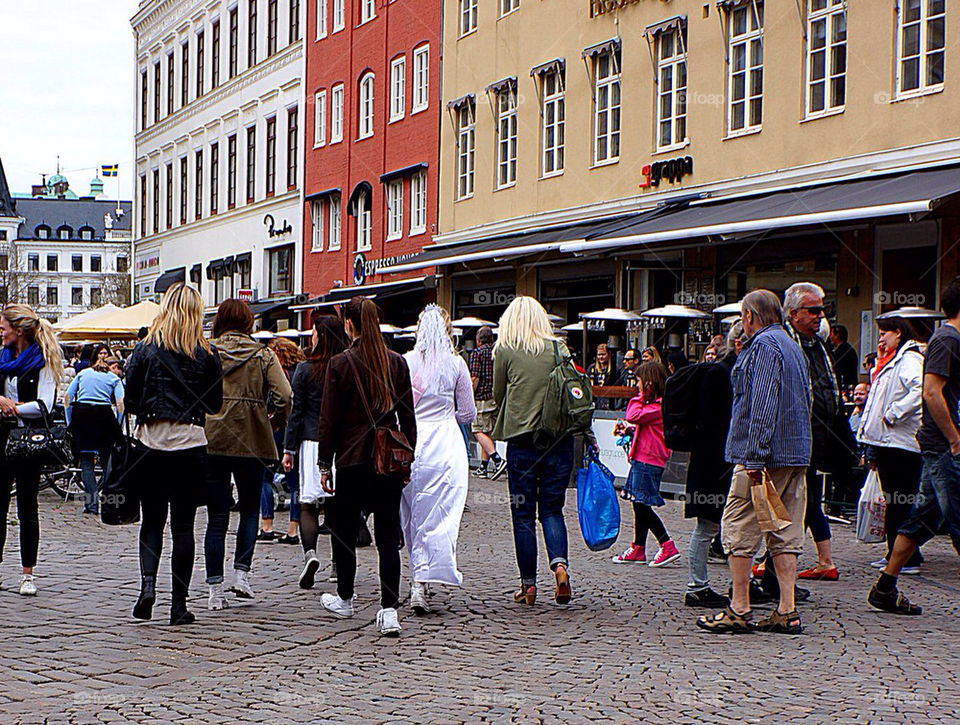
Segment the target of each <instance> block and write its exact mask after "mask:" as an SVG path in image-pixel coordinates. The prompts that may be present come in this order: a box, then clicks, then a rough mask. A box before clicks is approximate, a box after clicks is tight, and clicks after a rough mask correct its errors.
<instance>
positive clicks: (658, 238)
mask: <svg viewBox="0 0 960 725" xmlns="http://www.w3.org/2000/svg"><path fill="white" fill-rule="evenodd" d="M958 194H960V168H957V167H950V168H943V169H934V170H931V171H913V172H909V173H903V174H898V175H884V176H876V177H871V178H866V179H859V180H855V181H847V182H840V183H833V184H822V185H819V186H812V187H805V188H799V189H790V190H786V191H778V192H775V193H768V194H757V195H751V196H749V197H740V198H737V199H731V200H729V201H710V200H703V201H699V200H698V201H693V202H691V203H690V204H689V206H684V207H680V208H678V209H676V210H675V211H672V212H669V213H666V214H662V215H659V216H656V217H653V218H650V217H647V218H643V217H637V219H636V220H635V221H631V222H629V223H626V224H619V225H613V226H612V227H608V228H607V229H604V230H601V231H598V232H595V233H592V234H587V235H585V236H584V237H583V238H582V239H579V240H576V241H569V242H567V243H565V244H562V245H560V247H559V249H560V251H561V252H565V253H582V252H593V251H600V250H607V249H615V248H619V247H632V246H638V245H641V244H651V243H656V242H666V241H674V240H684V239H691V238H695V237H705V236H710V235H735V234H743V233H749V232H765V231H769V230H772V229H781V228H784V227H802V226H811V225H828V224H835V223H838V222H847V221H853V220H863V221H870V220H872V219H879V218H884V217H891V216H902V215H906V214H925V213H929V212H931V211H934V210H935V209H937V208H938V207H939V206H941V205H942V204H944V203H945V202H946V201H948V200H949V199H950V198H951V197H956V196H957V195H958Z"/></svg>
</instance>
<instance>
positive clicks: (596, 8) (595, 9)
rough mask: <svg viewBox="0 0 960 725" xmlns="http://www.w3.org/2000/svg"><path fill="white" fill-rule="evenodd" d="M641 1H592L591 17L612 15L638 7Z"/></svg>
mask: <svg viewBox="0 0 960 725" xmlns="http://www.w3.org/2000/svg"><path fill="white" fill-rule="evenodd" d="M638 2H640V0H590V16H591V17H594V16H597V15H603V14H605V13H612V12H613V11H614V10H619V9H620V8H625V7H626V6H627V5H636V4H637V3H638Z"/></svg>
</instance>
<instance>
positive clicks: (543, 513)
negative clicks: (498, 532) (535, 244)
mask: <svg viewBox="0 0 960 725" xmlns="http://www.w3.org/2000/svg"><path fill="white" fill-rule="evenodd" d="M569 354H570V353H569V351H568V350H567V347H566V345H564V344H563V343H562V342H560V341H559V340H557V338H556V337H554V335H553V332H552V328H551V326H550V319H549V318H548V317H547V313H546V310H544V309H543V307H542V306H541V305H540V303H539V302H537V301H536V300H535V299H533V298H532V297H516V298H515V299H514V300H513V302H511V303H510V306H509V307H507V309H506V311H505V312H504V313H503V316H502V317H501V318H500V337H499V340H498V341H497V344H496V346H495V347H494V349H493V396H494V398H495V399H496V401H497V405H498V413H497V423H496V425H495V426H494V429H493V438H494V439H496V440H501V441H506V442H507V474H508V476H509V478H510V512H511V515H512V519H513V539H514V545H515V547H516V554H517V565H518V567H519V569H520V589H519V591H517V593H516V594H514V597H513V598H514V601H516V602H518V603H525V604H533V603H534V602H535V601H536V598H537V525H536V519H537V513H538V511H539V516H540V523H541V526H542V527H543V538H544V543H545V544H546V547H547V555H548V556H549V557H550V568H551V569H553V572H554V575H555V577H556V589H555V591H554V599H555V601H556V602H557V604H566V603H568V602H569V601H570V596H571V590H570V575H569V574H568V572H567V568H568V562H567V527H566V523H565V522H564V519H563V504H564V500H565V498H566V493H567V483H568V482H569V480H570V473H571V471H572V469H573V437H572V436H564V437H563V438H561V439H559V440H549V439H546V438H545V437H544V435H543V432H542V431H541V427H542V426H541V416H542V412H543V396H544V394H545V392H546V387H547V378H548V376H549V375H550V372H551V371H552V370H553V368H554V366H555V364H556V359H557V355H559V356H561V357H563V356H568V355H569Z"/></svg>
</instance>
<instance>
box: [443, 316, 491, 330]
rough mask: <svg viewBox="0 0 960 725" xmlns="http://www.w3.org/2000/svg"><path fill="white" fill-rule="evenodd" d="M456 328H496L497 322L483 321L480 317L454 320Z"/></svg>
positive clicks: (453, 323)
mask: <svg viewBox="0 0 960 725" xmlns="http://www.w3.org/2000/svg"><path fill="white" fill-rule="evenodd" d="M450 324H451V325H453V326H454V327H461V328H463V327H483V326H484V325H486V326H487V327H496V325H497V323H496V322H490V321H488V320H481V319H480V318H479V317H461V318H460V319H459V320H453V321H452V322H451V323H450Z"/></svg>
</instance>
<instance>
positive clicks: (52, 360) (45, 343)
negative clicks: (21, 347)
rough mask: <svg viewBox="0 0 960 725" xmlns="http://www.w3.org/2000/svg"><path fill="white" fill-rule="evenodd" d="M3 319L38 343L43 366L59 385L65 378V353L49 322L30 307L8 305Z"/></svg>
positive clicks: (28, 338)
mask: <svg viewBox="0 0 960 725" xmlns="http://www.w3.org/2000/svg"><path fill="white" fill-rule="evenodd" d="M2 314H3V318H4V319H5V320H6V321H7V322H9V323H10V324H11V325H12V326H13V327H14V328H16V329H17V330H20V331H21V332H23V335H24V337H26V339H27V340H28V341H29V342H31V343H34V342H35V343H37V346H38V347H39V348H40V354H41V355H42V356H43V365H44V367H45V368H46V369H47V370H49V371H50V374H51V375H52V376H53V379H54V382H56V383H57V384H58V385H59V383H60V380H61V379H62V378H63V352H62V351H61V350H60V343H59V342H57V333H55V332H54V331H53V325H51V324H50V322H49V321H48V320H44V319H42V318H41V317H40V316H39V315H37V313H36V311H35V310H34V309H33V308H32V307H30V306H28V305H19V304H17V305H8V306H7V307H5V308H3V313H2Z"/></svg>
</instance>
